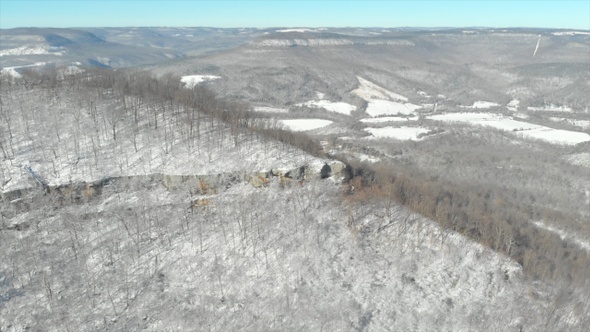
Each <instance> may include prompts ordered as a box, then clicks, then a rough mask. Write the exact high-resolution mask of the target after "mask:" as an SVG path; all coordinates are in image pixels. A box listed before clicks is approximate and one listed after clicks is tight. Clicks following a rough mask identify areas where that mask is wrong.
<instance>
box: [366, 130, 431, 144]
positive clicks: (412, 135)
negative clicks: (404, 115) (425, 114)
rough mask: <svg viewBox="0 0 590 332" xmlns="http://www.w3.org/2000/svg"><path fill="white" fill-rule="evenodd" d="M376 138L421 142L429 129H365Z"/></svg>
mask: <svg viewBox="0 0 590 332" xmlns="http://www.w3.org/2000/svg"><path fill="white" fill-rule="evenodd" d="M365 131H367V132H369V133H370V134H371V135H373V136H374V137H375V138H395V139H399V140H412V141H419V140H422V137H418V136H419V135H421V134H426V133H427V132H428V131H429V129H428V128H423V127H399V128H398V127H383V128H365Z"/></svg>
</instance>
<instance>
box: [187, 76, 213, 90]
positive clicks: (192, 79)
mask: <svg viewBox="0 0 590 332" xmlns="http://www.w3.org/2000/svg"><path fill="white" fill-rule="evenodd" d="M218 78H221V77H219V76H214V75H187V76H182V77H181V78H180V82H182V83H184V84H185V88H187V89H191V88H193V87H194V86H195V85H197V84H199V83H202V82H206V81H212V80H216V79H218Z"/></svg>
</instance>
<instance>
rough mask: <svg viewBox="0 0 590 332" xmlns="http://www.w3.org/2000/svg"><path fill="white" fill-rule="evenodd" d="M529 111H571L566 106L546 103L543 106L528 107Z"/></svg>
mask: <svg viewBox="0 0 590 332" xmlns="http://www.w3.org/2000/svg"><path fill="white" fill-rule="evenodd" d="M528 110H529V111H545V112H571V111H572V109H571V108H570V107H567V106H557V105H553V104H550V105H546V106H543V107H531V106H529V107H528Z"/></svg>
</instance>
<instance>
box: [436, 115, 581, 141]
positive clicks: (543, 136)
mask: <svg viewBox="0 0 590 332" xmlns="http://www.w3.org/2000/svg"><path fill="white" fill-rule="evenodd" d="M428 118H429V119H431V120H437V121H447V122H465V123H469V124H472V125H482V126H487V127H493V128H496V129H500V130H505V131H510V132H514V133H515V134H516V135H518V136H522V137H525V138H533V139H540V140H544V141H547V142H550V143H555V144H566V145H575V144H578V143H582V142H587V141H590V135H588V134H586V133H582V132H576V131H569V130H560V129H554V128H550V127H545V126H541V125H536V124H531V123H527V122H523V121H516V120H512V119H510V118H507V117H505V116H503V115H499V114H492V113H447V114H437V115H431V116H429V117H428Z"/></svg>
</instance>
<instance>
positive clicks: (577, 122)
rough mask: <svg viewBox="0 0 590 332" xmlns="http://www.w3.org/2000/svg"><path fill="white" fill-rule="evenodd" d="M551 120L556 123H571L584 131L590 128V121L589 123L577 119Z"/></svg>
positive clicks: (551, 118)
mask: <svg viewBox="0 0 590 332" xmlns="http://www.w3.org/2000/svg"><path fill="white" fill-rule="evenodd" d="M549 120H551V121H555V122H566V123H569V124H571V125H573V126H576V127H581V128H584V129H589V128H590V121H588V120H576V119H568V118H556V117H550V118H549Z"/></svg>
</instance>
